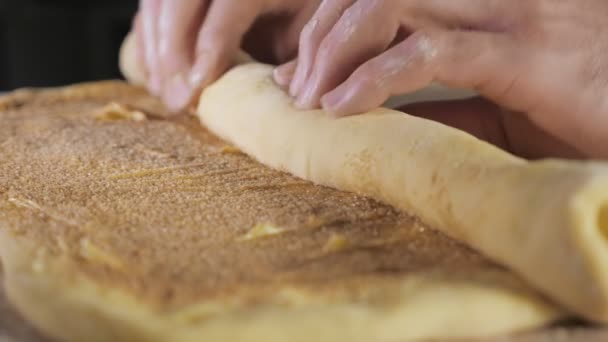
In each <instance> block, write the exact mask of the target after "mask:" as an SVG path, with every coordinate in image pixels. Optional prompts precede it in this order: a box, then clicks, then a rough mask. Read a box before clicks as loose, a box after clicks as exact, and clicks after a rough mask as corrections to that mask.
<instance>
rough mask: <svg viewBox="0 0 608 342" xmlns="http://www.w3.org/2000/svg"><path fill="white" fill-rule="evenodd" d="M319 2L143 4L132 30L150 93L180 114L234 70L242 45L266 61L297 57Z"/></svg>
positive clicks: (156, 0)
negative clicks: (299, 38)
mask: <svg viewBox="0 0 608 342" xmlns="http://www.w3.org/2000/svg"><path fill="white" fill-rule="evenodd" d="M319 1H320V0H312V1H311V0H247V1H242V0H141V1H140V10H139V12H138V14H137V15H136V17H135V20H134V26H135V31H136V36H137V38H136V39H137V41H138V49H137V50H138V60H139V62H140V63H141V64H142V65H145V69H146V73H147V79H148V88H149V90H150V91H151V92H152V93H153V94H155V95H158V96H161V97H162V99H163V101H164V102H165V104H166V105H167V106H168V107H169V108H170V109H172V110H174V111H178V110H180V109H183V108H184V107H186V106H188V105H189V104H190V102H191V101H192V100H193V98H194V96H196V95H197V94H199V93H200V91H201V90H202V89H203V88H204V87H205V86H206V85H208V84H209V83H211V82H213V81H214V80H216V79H217V78H218V77H219V76H221V74H222V73H223V72H224V71H225V70H226V69H227V68H229V67H230V65H231V63H233V61H234V60H235V58H236V55H237V53H238V51H239V50H240V48H241V47H242V45H244V46H245V47H248V46H255V47H256V49H257V51H251V50H250V51H248V52H252V53H253V54H254V55H256V52H260V51H262V52H263V53H265V54H266V55H265V56H260V55H259V54H258V55H256V57H258V58H260V57H262V59H264V58H266V59H268V57H271V58H272V59H276V60H278V61H281V60H282V61H285V60H287V59H288V58H291V57H293V55H294V54H295V52H296V49H297V44H298V36H299V34H300V31H301V29H302V27H303V26H304V24H305V23H306V22H307V20H308V19H309V18H310V17H311V15H312V14H313V13H314V10H315V9H316V7H317V6H318V2H319ZM268 52H270V56H268Z"/></svg>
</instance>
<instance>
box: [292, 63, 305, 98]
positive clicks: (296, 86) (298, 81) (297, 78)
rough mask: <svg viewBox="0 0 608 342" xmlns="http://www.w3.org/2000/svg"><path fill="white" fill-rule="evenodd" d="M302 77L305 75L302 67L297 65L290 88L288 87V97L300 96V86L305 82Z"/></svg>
mask: <svg viewBox="0 0 608 342" xmlns="http://www.w3.org/2000/svg"><path fill="white" fill-rule="evenodd" d="M304 75H306V74H305V72H304V67H303V66H301V65H300V64H298V67H297V69H296V71H295V74H294V77H293V80H291V86H290V87H289V95H291V97H297V96H298V95H299V94H300V90H301V89H302V85H303V83H304V81H306V79H305V76H304Z"/></svg>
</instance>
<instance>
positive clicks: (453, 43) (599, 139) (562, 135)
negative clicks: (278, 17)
mask: <svg viewBox="0 0 608 342" xmlns="http://www.w3.org/2000/svg"><path fill="white" fill-rule="evenodd" d="M607 53H608V1H606V0H577V1H573V0H333V1H324V2H323V4H322V5H321V6H320V7H319V10H318V11H317V13H315V15H314V16H313V19H312V20H311V21H310V23H309V24H308V25H307V27H306V28H305V29H304V30H303V33H302V37H301V41H300V51H299V55H298V58H297V61H294V62H291V63H288V64H285V65H283V66H282V67H280V68H278V69H277V70H276V72H275V80H276V81H277V83H279V84H281V85H282V86H284V87H285V88H286V89H289V91H290V93H291V95H292V96H293V97H294V98H295V105H296V106H297V107H299V108H301V109H312V108H318V107H319V106H323V108H324V109H326V110H327V111H329V112H332V113H333V114H334V115H337V116H341V115H352V114H357V113H362V112H365V111H368V110H371V109H373V108H376V107H378V106H379V105H381V104H382V103H383V102H384V101H386V99H388V97H389V96H391V95H396V94H403V93H409V92H413V91H416V90H419V89H421V88H424V87H426V86H428V85H429V84H431V83H432V82H439V83H443V84H445V85H448V86H452V87H456V88H469V89H475V90H477V91H478V93H480V94H481V95H482V96H484V97H485V98H486V99H489V100H491V101H492V102H494V103H495V104H498V105H500V106H501V107H505V108H507V109H509V110H510V111H504V110H502V108H499V107H496V106H494V107H496V108H491V106H486V105H485V104H484V105H483V106H481V107H483V108H481V107H480V106H479V105H478V104H473V107H471V108H470V109H469V110H466V111H463V110H450V107H448V106H445V105H442V106H440V107H437V106H436V104H435V105H434V107H435V108H437V109H438V110H439V108H441V110H447V111H448V112H455V113H460V114H458V115H452V116H436V119H437V120H438V121H442V122H444V123H448V124H450V125H452V126H457V127H459V128H462V129H465V130H467V129H468V130H469V131H471V130H473V131H479V129H483V128H484V127H487V126H488V124H490V123H491V125H492V127H495V128H496V129H492V130H491V131H494V132H495V135H496V134H498V135H503V136H504V137H503V138H500V139H498V140H503V141H505V142H506V143H507V144H506V145H507V146H506V147H507V148H508V147H510V148H511V150H515V152H517V153H518V154H521V155H524V156H535V157H555V156H563V155H568V156H569V155H573V153H572V150H575V151H578V152H580V153H579V154H581V155H583V156H587V157H594V158H608V101H607V99H608V97H607V96H606V93H607V92H608V58H606V56H607ZM450 105H454V103H450ZM460 105H464V104H463V103H461V104H460ZM469 105H471V104H469ZM427 108H429V107H425V109H427ZM490 109H491V112H492V113H493V114H492V115H485V114H488V110H490ZM463 112H468V113H473V112H475V113H478V115H476V116H475V117H471V115H463V114H462V113H463ZM513 112H517V113H522V114H513ZM428 113H430V111H428ZM490 119H491V120H490ZM486 131H488V130H486ZM473 133H475V132H473ZM482 135H486V134H485V133H484V134H482ZM545 137H550V138H551V139H548V140H547V139H545ZM495 140H496V139H495ZM541 140H543V141H542V144H540V143H539V142H540V141H541ZM554 142H560V143H561V144H555V143H554ZM557 145H564V146H568V148H567V149H562V148H557ZM501 147H503V146H501Z"/></svg>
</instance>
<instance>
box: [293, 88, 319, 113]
mask: <svg viewBox="0 0 608 342" xmlns="http://www.w3.org/2000/svg"><path fill="white" fill-rule="evenodd" d="M313 97H314V88H312V87H305V88H304V91H303V92H302V94H301V95H300V96H298V98H297V100H296V102H295V105H296V108H298V109H312V108H313V107H314V106H315V104H314V103H313Z"/></svg>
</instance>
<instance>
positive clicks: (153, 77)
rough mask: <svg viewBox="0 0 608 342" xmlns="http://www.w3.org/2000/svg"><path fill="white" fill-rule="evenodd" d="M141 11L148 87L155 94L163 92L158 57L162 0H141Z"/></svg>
mask: <svg viewBox="0 0 608 342" xmlns="http://www.w3.org/2000/svg"><path fill="white" fill-rule="evenodd" d="M140 4H141V8H140V13H141V16H142V20H141V21H142V23H141V25H142V30H143V41H144V55H145V59H146V69H147V70H148V73H149V76H150V77H149V79H148V89H149V90H150V92H152V93H153V94H155V95H159V94H160V92H161V86H162V85H161V73H160V68H159V64H160V63H159V58H158V15H159V12H160V5H161V1H160V0H141V2H140Z"/></svg>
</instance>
